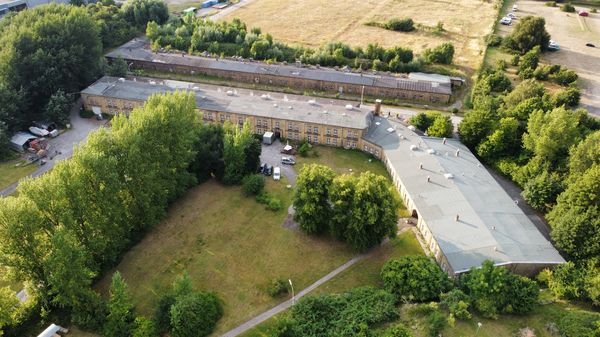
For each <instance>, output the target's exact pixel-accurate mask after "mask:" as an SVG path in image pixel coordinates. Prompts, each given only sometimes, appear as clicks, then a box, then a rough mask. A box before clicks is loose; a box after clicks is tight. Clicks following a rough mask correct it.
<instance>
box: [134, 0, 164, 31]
mask: <svg viewBox="0 0 600 337" xmlns="http://www.w3.org/2000/svg"><path fill="white" fill-rule="evenodd" d="M123 14H124V16H125V19H126V20H127V21H128V22H129V23H131V24H133V25H135V26H138V27H140V28H144V27H146V24H147V23H148V22H150V21H154V22H156V23H158V24H159V25H160V24H163V23H165V22H166V21H167V20H168V19H169V8H168V7H167V4H166V3H165V2H164V1H162V0H131V1H127V2H126V3H125V5H124V6H123Z"/></svg>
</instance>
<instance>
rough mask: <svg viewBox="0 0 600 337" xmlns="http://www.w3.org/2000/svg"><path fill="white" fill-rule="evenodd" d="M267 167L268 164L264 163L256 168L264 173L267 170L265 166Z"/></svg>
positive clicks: (258, 171)
mask: <svg viewBox="0 0 600 337" xmlns="http://www.w3.org/2000/svg"><path fill="white" fill-rule="evenodd" d="M266 167H267V164H262V165H260V166H259V167H258V169H257V170H256V173H261V174H262V173H264V172H265V168H266Z"/></svg>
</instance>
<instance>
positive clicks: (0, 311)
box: [0, 287, 19, 336]
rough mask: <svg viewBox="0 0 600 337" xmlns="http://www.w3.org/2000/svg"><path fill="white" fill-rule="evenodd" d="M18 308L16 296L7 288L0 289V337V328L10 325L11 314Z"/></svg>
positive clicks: (0, 330)
mask: <svg viewBox="0 0 600 337" xmlns="http://www.w3.org/2000/svg"><path fill="white" fill-rule="evenodd" d="M18 306H19V299H18V298H17V294H16V293H15V292H14V291H13V290H12V289H10V288H9V287H0V336H2V327H4V326H8V325H11V324H12V322H13V313H14V312H15V311H16V310H17V307H18Z"/></svg>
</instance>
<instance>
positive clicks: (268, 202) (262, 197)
mask: <svg viewBox="0 0 600 337" xmlns="http://www.w3.org/2000/svg"><path fill="white" fill-rule="evenodd" d="M256 202H258V203H259V204H263V205H265V206H267V209H269V210H271V211H274V212H277V211H279V210H281V209H282V208H283V203H282V202H281V200H279V199H278V198H275V197H273V196H272V195H270V194H269V193H267V192H265V191H263V192H261V193H259V194H258V195H257V196H256Z"/></svg>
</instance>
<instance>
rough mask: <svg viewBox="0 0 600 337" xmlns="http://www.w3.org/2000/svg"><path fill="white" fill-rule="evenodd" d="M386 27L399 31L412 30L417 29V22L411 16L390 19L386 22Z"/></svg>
mask: <svg viewBox="0 0 600 337" xmlns="http://www.w3.org/2000/svg"><path fill="white" fill-rule="evenodd" d="M384 27H385V29H389V30H395V31H397V32H412V31H413V30H415V22H414V21H413V19H411V18H404V19H398V18H394V19H390V20H389V21H388V22H386V23H385V24H384Z"/></svg>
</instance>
